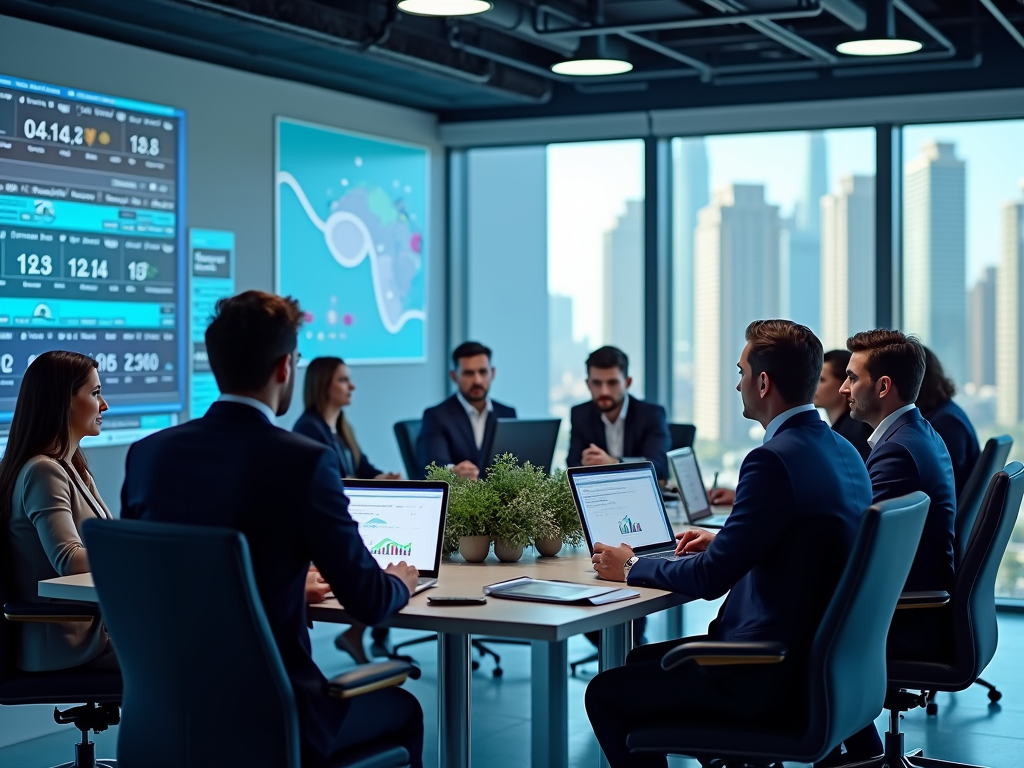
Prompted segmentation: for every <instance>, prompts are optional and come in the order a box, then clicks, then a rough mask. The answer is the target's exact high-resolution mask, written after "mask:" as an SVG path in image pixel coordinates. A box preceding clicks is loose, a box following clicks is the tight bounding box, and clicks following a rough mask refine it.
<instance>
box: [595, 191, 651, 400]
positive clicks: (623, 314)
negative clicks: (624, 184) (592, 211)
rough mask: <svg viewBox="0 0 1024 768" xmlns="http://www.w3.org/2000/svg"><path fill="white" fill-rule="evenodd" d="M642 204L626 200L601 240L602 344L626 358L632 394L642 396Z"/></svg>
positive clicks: (638, 201) (637, 201)
mask: <svg viewBox="0 0 1024 768" xmlns="http://www.w3.org/2000/svg"><path fill="white" fill-rule="evenodd" d="M643 250H644V204H643V202H642V201H640V200H627V201H626V212H625V213H624V214H622V215H621V216H619V218H618V221H616V223H615V227H614V228H612V229H611V230H609V231H608V232H606V233H605V236H604V328H603V336H604V343H605V344H611V345H613V346H616V347H618V348H619V349H621V350H622V351H623V352H625V353H626V355H627V356H628V357H629V373H630V375H631V376H632V377H633V391H635V392H636V393H637V394H640V395H642V394H643V369H644V260H643Z"/></svg>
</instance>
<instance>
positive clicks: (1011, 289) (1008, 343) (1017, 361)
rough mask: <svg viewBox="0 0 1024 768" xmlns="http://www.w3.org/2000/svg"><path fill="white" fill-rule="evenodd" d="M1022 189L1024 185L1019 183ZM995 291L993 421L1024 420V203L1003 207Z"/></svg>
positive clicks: (1017, 422)
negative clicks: (994, 407) (994, 399)
mask: <svg viewBox="0 0 1024 768" xmlns="http://www.w3.org/2000/svg"><path fill="white" fill-rule="evenodd" d="M1021 187H1022V190H1024V183H1022V184H1021ZM1000 235H1001V236H1000V238H999V239H1000V247H999V250H1000V259H999V283H998V287H997V288H996V421H998V422H999V423H1000V424H1003V425H1005V426H1016V425H1017V424H1019V423H1020V422H1021V421H1024V383H1022V382H1024V314H1022V313H1021V303H1022V301H1024V201H1011V202H1007V203H1004V204H1003V208H1002V221H1001V226H1000Z"/></svg>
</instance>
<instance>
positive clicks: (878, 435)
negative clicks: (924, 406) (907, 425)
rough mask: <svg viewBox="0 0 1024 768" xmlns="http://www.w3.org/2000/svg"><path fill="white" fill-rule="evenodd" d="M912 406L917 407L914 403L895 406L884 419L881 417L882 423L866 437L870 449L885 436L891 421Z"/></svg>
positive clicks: (891, 423) (912, 407)
mask: <svg viewBox="0 0 1024 768" xmlns="http://www.w3.org/2000/svg"><path fill="white" fill-rule="evenodd" d="M914 408H917V406H916V405H914V404H913V403H910V404H909V405H904V406H903V407H902V408H897V409H896V410H895V411H893V412H892V413H890V414H889V415H888V416H886V417H885V418H884V419H882V423H881V424H879V425H878V426H877V427H876V428H875V431H874V432H872V433H871V437H869V438H868V445H870V446H871V448H872V450H874V447H875V446H876V445H877V444H878V443H880V442H881V441H882V438H883V437H885V433H886V432H888V431H889V427H891V426H892V425H893V422H894V421H896V419H898V418H899V417H900V416H902V415H903V414H904V413H907V412H908V411H910V410H912V409H914Z"/></svg>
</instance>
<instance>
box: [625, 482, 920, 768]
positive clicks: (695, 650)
mask: <svg viewBox="0 0 1024 768" xmlns="http://www.w3.org/2000/svg"><path fill="white" fill-rule="evenodd" d="M928 503H929V502H928V497H927V496H926V495H925V494H923V493H920V492H918V493H912V494H910V495H908V496H904V497H903V498H900V499H893V500H891V501H885V502H882V503H880V504H876V505H874V506H872V507H870V508H869V509H868V511H867V512H865V513H864V517H863V518H862V519H861V523H860V530H859V531H858V533H857V538H856V540H855V542H854V546H853V551H852V553H851V555H850V559H849V561H848V563H847V565H846V569H845V570H844V572H843V575H842V578H841V579H840V581H839V584H838V586H837V587H836V591H835V594H834V595H833V596H832V600H831V602H830V603H829V606H828V609H827V610H826V611H825V615H824V617H823V618H822V620H821V624H820V625H819V627H818V631H817V634H816V635H815V638H814V643H813V645H812V646H811V654H810V661H809V666H808V670H809V675H808V680H807V683H808V685H807V691H808V701H807V705H808V706H807V708H806V710H805V711H804V710H801V712H799V713H796V712H795V713H793V719H792V721H791V722H788V723H781V724H780V723H779V722H778V721H774V720H773V721H772V722H764V719H763V718H761V719H759V720H737V719H729V720H723V719H708V718H693V719H690V720H687V721H685V722H680V723H672V724H652V725H649V726H646V727H643V728H638V729H636V730H634V731H633V732H631V733H630V734H629V736H628V738H627V742H626V743H627V744H628V745H629V748H630V749H631V750H632V751H634V752H655V753H661V754H675V755H687V756H689V757H694V758H697V759H699V760H701V762H702V763H705V764H706V762H707V761H711V760H722V761H724V762H725V764H727V765H731V764H732V763H733V762H735V763H743V764H755V765H771V764H775V763H782V762H783V761H787V762H788V761H793V762H799V763H814V762H816V761H818V760H820V759H822V758H823V757H824V756H825V755H827V754H828V753H829V752H830V751H831V750H832V749H833V748H834V747H835V746H836V745H837V744H839V742H840V741H842V740H843V739H844V738H846V737H847V736H848V735H849V734H850V733H854V732H856V731H858V730H860V729H861V728H863V727H864V726H865V725H867V724H868V723H870V722H871V721H872V720H874V718H875V717H876V716H877V715H878V713H879V712H880V711H881V710H882V702H883V699H884V698H885V691H886V675H885V642H886V635H887V634H888V631H889V624H890V622H891V621H892V616H893V613H894V610H895V608H896V602H897V600H898V599H899V596H900V594H899V592H900V587H901V585H903V584H904V582H905V581H906V579H907V574H908V573H910V566H911V563H912V562H913V557H914V552H915V551H916V549H917V542H918V540H919V539H920V538H921V531H922V530H923V528H924V521H925V518H926V517H927V514H928ZM785 654H786V648H785V646H784V645H783V644H782V643H776V642H743V643H734V642H691V643H684V644H683V645H680V646H678V647H676V648H673V649H672V650H671V651H669V652H668V653H667V654H666V655H665V657H664V658H663V659H662V662H661V665H662V667H663V668H665V669H672V668H674V667H676V666H678V665H680V664H699V665H702V666H703V665H711V664H719V665H720V664H772V663H778V662H780V661H782V660H783V658H784V657H785Z"/></svg>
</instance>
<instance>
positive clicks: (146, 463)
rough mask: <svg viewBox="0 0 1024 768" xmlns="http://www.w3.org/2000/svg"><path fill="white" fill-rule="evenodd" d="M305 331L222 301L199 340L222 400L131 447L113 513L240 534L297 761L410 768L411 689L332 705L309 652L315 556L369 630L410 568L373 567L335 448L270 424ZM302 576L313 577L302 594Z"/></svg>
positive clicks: (249, 302) (283, 401) (260, 301)
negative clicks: (377, 756) (390, 757)
mask: <svg viewBox="0 0 1024 768" xmlns="http://www.w3.org/2000/svg"><path fill="white" fill-rule="evenodd" d="M301 323H302V314H301V311H300V309H299V306H298V304H297V303H296V302H295V301H294V300H292V299H283V298H281V297H279V296H274V295H271V294H267V293H262V292H259V291H248V292H246V293H243V294H240V295H238V296H235V297H233V298H230V299H222V300H221V301H220V302H218V304H217V310H216V315H215V317H214V319H213V322H212V323H211V324H210V327H209V328H208V329H207V331H206V345H207V350H208V352H209V357H210V367H211V368H212V369H213V373H214V376H215V377H216V379H217V385H218V386H219V387H220V390H221V392H223V393H224V394H223V395H221V397H220V399H219V400H218V401H217V402H216V403H214V404H213V405H212V406H211V407H210V409H209V411H208V412H207V414H206V415H205V416H204V417H203V418H201V419H195V420H193V421H190V422H188V423H186V424H183V425H181V426H178V427H172V428H171V429H167V430H164V431H163V432H159V433H157V434H155V435H152V436H151V437H148V438H146V439H144V440H141V441H140V442H138V443H136V444H135V445H133V446H132V448H131V450H130V451H129V452H128V459H127V466H126V469H125V481H124V486H123V488H122V490H121V517H123V518H125V519H139V520H154V521H158V522H169V523H184V524H189V525H210V526H223V527H227V528H233V529H235V530H238V531H240V532H241V533H243V534H245V537H246V539H247V540H248V544H249V551H250V553H251V555H252V565H253V571H254V572H255V576H256V586H257V588H258V590H259V595H260V599H261V600H262V602H263V607H264V610H265V611H266V614H267V619H268V621H269V623H270V628H271V631H272V632H273V635H274V639H275V641H276V642H277V647H278V649H279V650H280V652H281V658H282V661H283V662H284V667H285V669H286V670H287V672H288V676H289V678H290V679H291V682H292V686H293V688H294V691H295V698H296V702H297V704H298V708H299V725H300V730H301V736H302V750H303V765H318V766H319V765H326V764H328V763H329V762H330V761H331V758H332V755H335V754H337V753H339V752H344V751H348V750H350V749H352V748H355V747H359V746H362V745H370V744H378V743H379V744H401V745H404V746H405V747H406V748H407V749H408V750H409V752H410V754H411V755H412V760H413V765H414V766H421V765H422V751H423V712H422V710H421V709H420V706H419V704H418V703H417V701H416V699H415V698H414V697H413V696H412V694H410V693H409V692H408V691H405V690H402V689H399V688H388V689H384V690H380V691H376V692H374V693H370V694H366V695H364V696H361V697H360V698H359V699H358V704H356V705H351V704H350V703H349V702H348V701H345V700H341V699H336V698H332V697H330V696H329V695H328V694H327V687H326V680H325V678H324V676H323V674H321V672H320V670H319V669H318V668H317V666H316V664H315V663H314V662H313V659H312V657H311V654H310V641H309V630H308V627H307V620H306V603H307V593H308V592H312V593H313V594H312V595H311V596H314V595H315V597H314V600H322V599H323V593H324V592H325V591H326V584H323V585H321V586H320V588H319V590H317V589H316V587H315V582H316V581H317V579H316V578H315V572H312V573H311V572H310V562H313V563H314V564H315V565H316V566H317V567H318V568H319V571H320V573H321V574H322V576H323V578H324V579H326V582H327V583H328V584H330V585H331V587H333V591H334V593H335V594H336V595H337V597H338V599H339V600H340V601H341V602H342V604H344V605H345V607H346V608H347V609H348V610H349V611H350V612H351V613H352V615H353V616H354V617H355V618H357V619H359V620H360V621H362V622H364V623H366V624H375V623H377V622H379V621H381V620H383V619H384V618H385V617H387V616H388V615H390V614H391V613H394V612H395V611H397V610H399V609H401V608H402V607H403V606H404V605H405V604H406V603H407V602H408V600H409V595H410V593H411V591H412V590H413V589H414V588H415V586H416V575H417V574H416V569H415V568H412V567H410V566H408V565H406V564H405V563H404V562H402V563H399V564H397V565H390V566H388V568H387V569H385V570H381V568H380V566H378V565H377V563H376V561H375V560H374V559H373V557H372V556H371V555H370V553H369V552H368V551H367V549H366V547H365V545H364V544H363V540H362V538H361V537H360V535H359V531H358V528H357V525H356V523H355V522H354V521H353V520H352V518H351V516H350V515H349V513H348V500H347V499H346V498H345V493H344V489H343V486H342V482H341V478H340V476H339V473H338V459H337V456H336V455H335V454H334V452H333V451H331V450H330V449H329V448H327V447H325V446H323V445H320V444H318V443H316V442H314V441H312V440H310V439H309V438H307V437H304V436H302V435H296V434H294V433H292V432H288V431H286V430H283V429H279V428H278V427H276V426H274V423H273V421H274V417H275V416H279V415H281V414H283V413H285V412H286V411H287V410H288V404H289V401H290V400H291V395H292V387H293V384H294V380H295V378H294V377H295V364H296V361H297V358H298V353H297V351H296V345H297V334H298V329H299V326H300V325H301ZM191 565H193V564H189V563H182V564H181V567H183V568H185V567H191ZM310 576H312V577H314V578H310ZM143 578H144V577H143ZM307 579H308V580H309V581H310V582H314V583H313V584H311V585H310V586H309V587H307ZM197 631H199V632H202V631H203V629H202V627H197ZM224 716H225V717H245V716H246V715H245V713H244V712H237V713H233V712H225V713H224ZM158 748H159V746H158V745H154V749H158Z"/></svg>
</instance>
